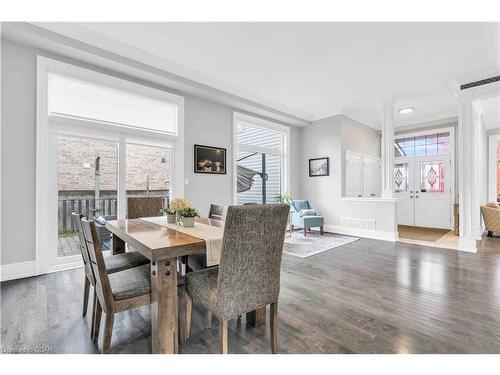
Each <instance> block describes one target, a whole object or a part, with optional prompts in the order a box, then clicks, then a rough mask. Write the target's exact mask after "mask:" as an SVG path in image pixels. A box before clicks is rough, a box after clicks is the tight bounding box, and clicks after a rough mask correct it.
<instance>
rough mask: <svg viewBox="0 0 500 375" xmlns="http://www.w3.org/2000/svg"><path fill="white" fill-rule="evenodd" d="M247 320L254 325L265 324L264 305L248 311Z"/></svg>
mask: <svg viewBox="0 0 500 375" xmlns="http://www.w3.org/2000/svg"><path fill="white" fill-rule="evenodd" d="M246 315H247V316H246V318H247V322H249V323H250V324H251V325H252V326H254V327H259V326H261V325H263V324H266V306H264V307H261V308H260V309H257V310H253V311H250V312H249V313H247V314H246Z"/></svg>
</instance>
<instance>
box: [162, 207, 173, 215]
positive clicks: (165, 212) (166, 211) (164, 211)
mask: <svg viewBox="0 0 500 375" xmlns="http://www.w3.org/2000/svg"><path fill="white" fill-rule="evenodd" d="M160 214H163V215H175V210H173V209H171V208H170V207H167V208H164V209H162V210H160Z"/></svg>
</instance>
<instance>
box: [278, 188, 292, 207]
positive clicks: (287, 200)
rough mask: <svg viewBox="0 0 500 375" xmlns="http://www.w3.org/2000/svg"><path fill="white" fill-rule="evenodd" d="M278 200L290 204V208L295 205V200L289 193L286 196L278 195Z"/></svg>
mask: <svg viewBox="0 0 500 375" xmlns="http://www.w3.org/2000/svg"><path fill="white" fill-rule="evenodd" d="M276 199H277V200H278V202H281V203H285V204H288V205H289V206H291V205H292V204H293V199H292V197H291V196H290V194H289V193H288V191H287V192H286V193H284V194H280V195H278V196H277V197H276Z"/></svg>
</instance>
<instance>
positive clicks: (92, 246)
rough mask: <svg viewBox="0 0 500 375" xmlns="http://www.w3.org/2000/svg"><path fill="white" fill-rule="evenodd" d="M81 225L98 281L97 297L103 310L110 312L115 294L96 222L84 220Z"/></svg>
mask: <svg viewBox="0 0 500 375" xmlns="http://www.w3.org/2000/svg"><path fill="white" fill-rule="evenodd" d="M81 223H82V233H83V237H84V239H85V243H86V244H87V249H88V251H89V259H90V264H91V266H92V270H93V271H94V275H95V279H96V291H97V296H98V297H99V302H100V303H101V306H102V308H103V310H104V311H105V312H106V311H109V309H112V306H111V304H112V301H113V294H112V292H111V285H110V284H109V278H108V272H107V271H106V265H105V263H104V257H103V255H102V250H101V243H100V242H99V237H98V236H97V231H96V228H95V223H94V221H93V220H88V219H87V218H83V219H82V220H81Z"/></svg>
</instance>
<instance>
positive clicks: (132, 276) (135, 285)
mask: <svg viewBox="0 0 500 375" xmlns="http://www.w3.org/2000/svg"><path fill="white" fill-rule="evenodd" d="M81 223H82V233H83V238H84V240H85V243H86V245H87V249H88V254H89V261H90V262H89V263H90V265H91V267H92V271H93V273H94V275H95V289H96V292H97V304H96V312H95V321H94V329H93V333H94V335H93V337H92V340H93V341H94V342H97V338H98V337H99V327H100V324H101V314H102V312H103V311H104V313H105V314H106V319H105V324H104V338H103V344H102V353H108V352H109V348H110V345H111V335H112V332H113V323H114V318H115V314H116V313H118V312H121V311H126V310H131V309H133V308H136V307H140V306H143V305H148V304H150V303H151V275H150V265H149V264H144V265H142V266H139V267H133V268H129V269H127V270H124V271H120V272H115V273H112V274H108V272H107V271H106V265H105V263H104V257H103V254H102V251H101V244H100V241H99V237H98V236H97V231H96V227H95V223H94V221H93V220H87V219H86V218H83V219H82V220H81Z"/></svg>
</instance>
